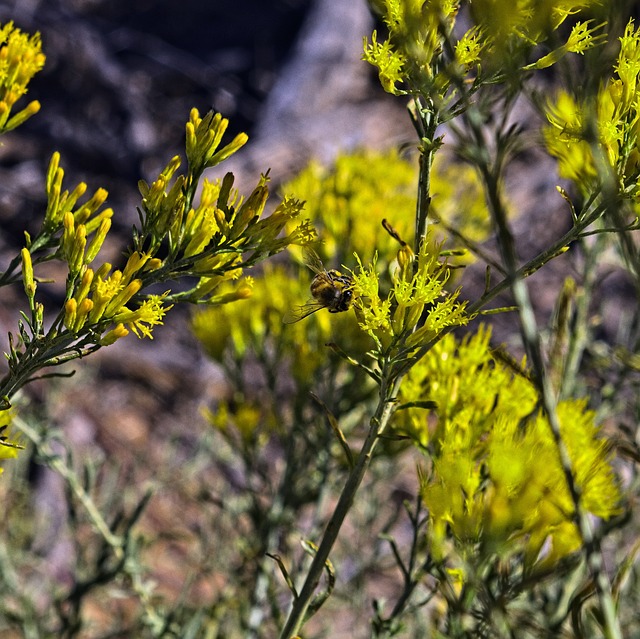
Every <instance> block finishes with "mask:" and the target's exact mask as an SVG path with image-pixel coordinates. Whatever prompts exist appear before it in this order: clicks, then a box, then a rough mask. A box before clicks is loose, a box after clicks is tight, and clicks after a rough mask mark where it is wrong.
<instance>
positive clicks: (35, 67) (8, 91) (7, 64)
mask: <svg viewBox="0 0 640 639" xmlns="http://www.w3.org/2000/svg"><path fill="white" fill-rule="evenodd" d="M41 47H42V43H41V40H40V34H39V33H36V34H35V35H32V36H29V35H27V34H26V33H22V32H21V31H20V29H16V28H15V27H14V26H13V22H9V23H7V24H5V25H4V26H3V27H2V28H1V29H0V133H5V132H6V131H11V130H12V129H15V128H16V127H17V126H19V125H21V124H22V123H23V122H25V121H26V120H27V119H28V118H30V117H31V116H32V115H34V114H35V113H37V112H38V111H39V110H40V103H39V102H38V101H37V100H34V101H32V102H30V103H29V104H28V105H27V106H26V107H25V108H24V109H22V110H21V111H19V112H18V113H16V114H15V115H14V116H13V117H11V118H10V117H9V116H10V115H11V110H12V109H13V106H14V104H15V103H16V102H17V101H18V100H19V99H20V98H21V97H22V96H23V95H25V94H26V93H27V85H28V84H29V82H30V81H31V79H32V78H33V76H34V75H35V74H36V73H38V71H40V70H41V69H42V67H43V66H44V61H45V56H44V54H43V53H42V50H41Z"/></svg>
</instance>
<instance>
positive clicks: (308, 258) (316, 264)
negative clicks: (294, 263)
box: [303, 246, 325, 275]
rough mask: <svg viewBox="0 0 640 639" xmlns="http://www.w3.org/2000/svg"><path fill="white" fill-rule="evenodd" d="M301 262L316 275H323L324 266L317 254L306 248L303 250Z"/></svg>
mask: <svg viewBox="0 0 640 639" xmlns="http://www.w3.org/2000/svg"><path fill="white" fill-rule="evenodd" d="M303 261H304V263H305V264H306V265H307V266H308V267H309V268H310V269H311V270H312V271H313V272H314V273H316V274H317V275H321V274H322V273H325V269H324V266H323V264H322V261H321V260H320V258H319V257H318V254H317V253H316V252H315V251H314V250H313V249H312V248H310V247H308V246H306V247H305V249H304V256H303Z"/></svg>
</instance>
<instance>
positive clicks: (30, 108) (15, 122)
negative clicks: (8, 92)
mask: <svg viewBox="0 0 640 639" xmlns="http://www.w3.org/2000/svg"><path fill="white" fill-rule="evenodd" d="M38 111H40V102H38V100H34V101H33V102H30V103H29V104H27V106H26V107H25V108H24V109H22V111H18V113H16V114H15V115H14V116H13V117H12V118H11V119H10V120H9V121H8V122H7V123H6V124H5V126H4V131H5V132H6V131H11V130H13V129H15V128H16V127H19V126H20V125H21V124H24V123H25V122H26V121H27V120H28V119H29V118H30V117H31V116H32V115H35V114H36V113H37V112H38Z"/></svg>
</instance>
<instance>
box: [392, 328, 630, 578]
mask: <svg viewBox="0 0 640 639" xmlns="http://www.w3.org/2000/svg"><path fill="white" fill-rule="evenodd" d="M488 340H489V331H488V330H486V329H481V330H480V332H479V333H478V334H476V335H475V336H473V337H467V338H466V339H465V340H463V341H462V342H461V343H459V344H458V343H457V342H456V341H455V339H454V338H453V337H452V336H447V337H445V338H444V339H443V340H441V342H440V343H438V344H437V345H436V346H435V347H434V348H433V349H432V351H430V352H429V353H428V354H427V356H426V357H425V358H424V359H423V360H422V361H421V362H420V363H418V364H417V365H416V366H415V367H414V368H413V369H412V370H411V371H410V373H409V375H408V381H409V383H408V384H404V385H403V387H402V390H401V394H400V397H399V401H401V402H411V401H413V402H416V401H419V400H425V399H428V400H430V401H431V402H433V403H434V404H435V406H436V408H435V409H434V410H435V414H436V415H437V424H435V425H434V424H432V425H431V426H430V429H429V430H428V426H427V424H428V420H427V416H426V415H425V411H424V410H422V409H409V410H411V411H413V414H412V415H411V417H412V419H410V420H409V419H406V416H403V415H402V413H403V412H405V411H400V413H401V414H400V415H399V416H398V417H399V422H398V424H397V427H402V428H403V429H405V432H408V433H409V434H411V435H412V436H413V437H414V439H415V440H416V442H417V443H418V444H419V445H421V446H422V447H427V448H428V449H429V450H430V451H431V456H432V459H433V472H432V473H431V475H430V476H428V477H423V478H422V495H423V498H424V500H425V503H426V505H427V506H428V508H429V511H430V519H431V528H430V533H429V535H430V537H431V538H432V541H433V543H434V548H436V549H438V550H439V551H440V552H442V553H444V552H448V551H447V548H448V547H449V544H448V542H449V541H451V542H453V544H454V546H455V547H456V548H457V549H458V551H459V552H460V553H463V554H464V553H465V552H466V550H465V549H471V548H473V547H475V545H477V544H481V547H482V548H483V549H484V550H483V552H484V553H488V554H491V553H493V552H499V553H500V554H517V553H519V552H523V553H524V557H525V563H526V565H527V567H528V568H536V569H541V568H542V567H545V566H549V565H553V564H554V563H556V562H557V561H558V560H559V559H561V558H562V557H564V556H566V555H567V554H569V553H571V552H574V551H575V550H576V549H578V548H579V547H580V545H581V538H580V534H579V531H578V529H577V528H576V526H575V524H574V521H573V519H574V509H573V501H572V499H571V495H570V493H569V489H568V487H567V484H566V479H565V476H564V471H563V469H562V466H561V463H560V458H559V454H558V451H557V449H556V446H555V442H554V440H553V437H552V435H551V430H550V427H549V423H548V420H547V418H546V416H545V415H544V414H543V413H542V412H541V411H539V410H537V409H536V401H537V394H536V391H535V388H534V387H533V384H532V383H531V382H530V381H529V380H528V379H527V378H525V377H523V376H521V375H515V374H514V373H513V371H512V370H510V369H507V368H506V367H505V365H503V364H502V363H501V362H500V361H499V360H497V359H494V358H493V357H492V354H491V351H490V349H489V347H488V344H489V342H488ZM557 412H558V418H559V421H560V426H561V434H562V437H563V440H564V441H565V443H566V445H567V448H568V451H569V456H570V458H571V463H572V470H573V474H574V478H575V482H576V484H577V486H578V487H579V489H580V493H581V499H582V505H583V507H584V508H585V509H586V510H587V511H588V512H589V513H591V514H592V515H594V516H597V517H601V518H603V519H607V518H609V517H611V516H613V515H614V514H616V513H617V512H618V511H619V502H620V491H619V487H618V484H617V481H616V478H615V476H614V474H613V471H612V469H611V464H610V453H609V447H608V446H607V443H606V441H604V440H603V439H601V438H600V436H599V429H598V428H597V426H596V424H595V414H594V413H593V412H592V411H590V410H588V409H587V403H586V400H566V401H563V402H561V403H560V404H559V405H558V407H557ZM543 548H544V549H545V550H544V552H542V551H543ZM480 559H481V558H480Z"/></svg>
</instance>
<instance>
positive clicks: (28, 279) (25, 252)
mask: <svg viewBox="0 0 640 639" xmlns="http://www.w3.org/2000/svg"><path fill="white" fill-rule="evenodd" d="M21 255H22V281H23V283H24V292H25V293H26V294H27V297H28V298H29V299H33V297H34V295H35V294H36V286H37V285H36V281H35V280H34V278H33V263H32V262H31V253H29V249H26V248H23V249H22V251H21Z"/></svg>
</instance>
